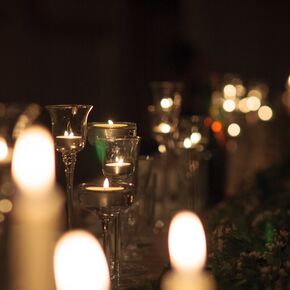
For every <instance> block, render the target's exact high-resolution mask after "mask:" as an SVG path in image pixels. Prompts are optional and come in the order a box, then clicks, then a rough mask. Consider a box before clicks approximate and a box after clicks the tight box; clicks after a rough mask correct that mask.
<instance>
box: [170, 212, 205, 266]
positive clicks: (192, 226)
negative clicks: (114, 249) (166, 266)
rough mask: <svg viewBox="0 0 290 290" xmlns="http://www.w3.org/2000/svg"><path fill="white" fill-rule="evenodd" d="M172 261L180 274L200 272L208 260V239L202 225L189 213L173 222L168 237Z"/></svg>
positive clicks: (179, 215)
mask: <svg viewBox="0 0 290 290" xmlns="http://www.w3.org/2000/svg"><path fill="white" fill-rule="evenodd" d="M168 245H169V254H170V261H171V264H172V266H173V268H174V269H175V270H176V271H178V272H198V271H201V270H202V268H203V267H204V264H205V260H206V239H205V233H204V229H203V226H202V223H201V221H200V219H199V218H198V216H197V215H195V214H194V213H192V212H189V211H183V212H181V213H179V214H177V215H176V216H175V217H174V218H173V220H172V221H171V224H170V228H169V236H168Z"/></svg>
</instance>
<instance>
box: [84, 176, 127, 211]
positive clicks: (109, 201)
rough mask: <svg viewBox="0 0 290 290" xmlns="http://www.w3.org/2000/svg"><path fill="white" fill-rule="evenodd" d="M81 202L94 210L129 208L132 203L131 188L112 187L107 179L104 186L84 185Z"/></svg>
mask: <svg viewBox="0 0 290 290" xmlns="http://www.w3.org/2000/svg"><path fill="white" fill-rule="evenodd" d="M83 190H84V191H85V192H83V193H82V194H81V195H80V201H81V203H82V204H83V205H85V206H86V207H88V208H92V209H97V210H99V209H103V208H112V207H115V208H121V207H128V205H130V204H131V203H132V201H131V200H130V198H131V191H132V190H130V188H125V187H123V186H110V184H109V181H108V179H107V178H106V179H105V181H104V184H103V186H95V185H87V184H84V187H83Z"/></svg>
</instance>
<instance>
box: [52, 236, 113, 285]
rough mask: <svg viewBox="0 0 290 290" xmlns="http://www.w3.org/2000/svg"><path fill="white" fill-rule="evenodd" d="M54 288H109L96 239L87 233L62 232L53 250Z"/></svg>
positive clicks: (104, 262)
mask: <svg viewBox="0 0 290 290" xmlns="http://www.w3.org/2000/svg"><path fill="white" fill-rule="evenodd" d="M54 275H55V282H56V288H57V290H80V289H82V290H109V288H110V276H109V268H108V264H107V261H106V258H105V255H104V252H103V250H102V247H101V245H100V244H99V242H98V241H97V240H96V239H95V238H94V236H92V235H91V234H90V233H88V232H86V231H82V230H75V231H71V232H68V233H66V234H64V235H63V236H62V237H61V239H60V240H59V241H58V243H57V245H56V247H55V252H54Z"/></svg>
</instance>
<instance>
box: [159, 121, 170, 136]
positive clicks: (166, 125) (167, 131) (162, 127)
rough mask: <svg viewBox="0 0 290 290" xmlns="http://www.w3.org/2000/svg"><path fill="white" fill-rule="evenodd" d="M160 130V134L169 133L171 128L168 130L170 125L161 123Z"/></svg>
mask: <svg viewBox="0 0 290 290" xmlns="http://www.w3.org/2000/svg"><path fill="white" fill-rule="evenodd" d="M160 130H161V132H162V133H165V134H166V133H169V132H170V130H171V128H170V125H168V124H166V123H161V124H160Z"/></svg>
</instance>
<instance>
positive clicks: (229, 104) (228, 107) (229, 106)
mask: <svg viewBox="0 0 290 290" xmlns="http://www.w3.org/2000/svg"><path fill="white" fill-rule="evenodd" d="M235 108H236V103H235V101H234V100H225V101H224V103H223V109H224V110H225V111H226V112H232V111H234V110H235Z"/></svg>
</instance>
